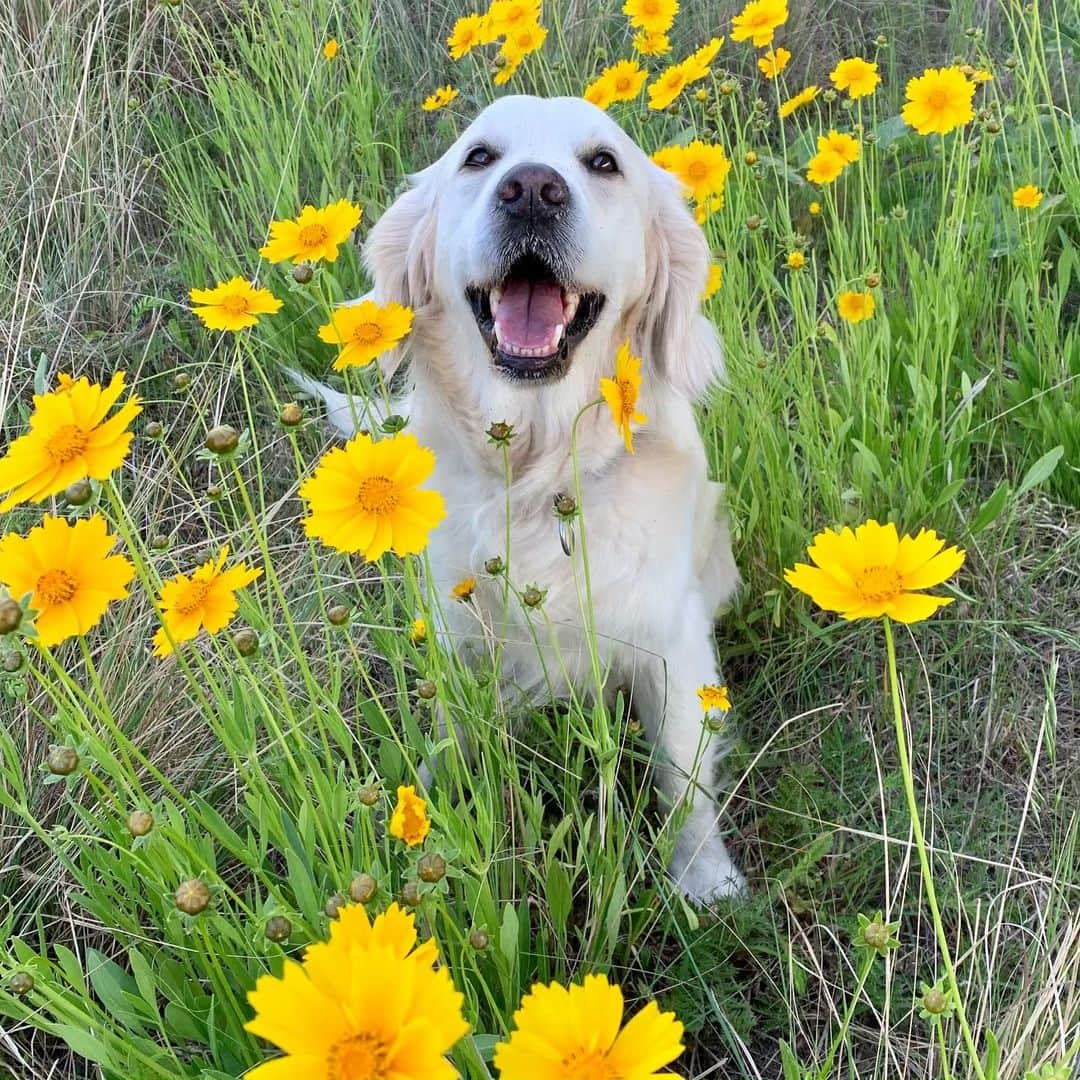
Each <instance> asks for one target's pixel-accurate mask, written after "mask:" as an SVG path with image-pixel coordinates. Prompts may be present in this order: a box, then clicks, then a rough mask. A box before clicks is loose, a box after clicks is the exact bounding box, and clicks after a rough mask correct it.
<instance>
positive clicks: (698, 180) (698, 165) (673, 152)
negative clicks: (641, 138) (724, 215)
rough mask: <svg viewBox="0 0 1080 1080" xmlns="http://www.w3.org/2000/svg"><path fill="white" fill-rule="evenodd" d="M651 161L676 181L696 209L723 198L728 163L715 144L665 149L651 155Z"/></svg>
mask: <svg viewBox="0 0 1080 1080" xmlns="http://www.w3.org/2000/svg"><path fill="white" fill-rule="evenodd" d="M653 161H654V162H655V163H656V164H657V165H659V166H660V168H661V169H664V170H666V171H667V172H670V173H672V175H674V176H676V177H678V179H679V180H680V181H681V182H682V185H683V187H684V189H685V191H686V194H687V196H688V197H689V198H691V199H693V200H694V202H696V203H698V204H699V205H702V204H704V203H706V202H707V201H708V200H709V199H711V198H719V199H722V198H723V195H724V186H725V185H726V183H727V176H728V173H729V172H731V161H730V160H729V159H728V156H727V154H726V153H724V148H723V147H722V146H721V145H720V144H719V143H705V142H702V141H701V140H700V139H695V140H694V141H693V142H691V143H688V144H687V145H686V146H667V147H664V148H663V149H662V150H658V151H657V152H656V153H655V154H654V155H653ZM721 205H723V204H722V203H721Z"/></svg>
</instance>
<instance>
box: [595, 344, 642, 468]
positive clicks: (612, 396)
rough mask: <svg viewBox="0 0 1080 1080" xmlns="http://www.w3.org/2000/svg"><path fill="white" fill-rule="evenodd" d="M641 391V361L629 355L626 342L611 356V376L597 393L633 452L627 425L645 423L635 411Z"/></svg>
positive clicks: (601, 381)
mask: <svg viewBox="0 0 1080 1080" xmlns="http://www.w3.org/2000/svg"><path fill="white" fill-rule="evenodd" d="M640 389H641V359H640V358H639V357H637V356H633V355H632V354H631V352H630V342H629V341H624V342H623V343H622V344H621V345H620V346H619V351H618V354H617V355H616V357H615V377H614V378H613V379H601V380H600V393H601V395H602V396H603V398H604V400H605V401H606V402H607V404H608V408H609V409H611V415H612V417H613V418H614V420H615V426H616V427H617V428H618V429H619V431H620V432H622V437H623V442H624V443H626V449H627V450H629V451H630V453H631V454H632V453H633V452H634V436H633V433H632V432H631V431H630V424H631V423H634V424H644V423H647V418H646V417H644V416H642V414H641V413H639V412H638V411H637V399H638V391H639V390H640Z"/></svg>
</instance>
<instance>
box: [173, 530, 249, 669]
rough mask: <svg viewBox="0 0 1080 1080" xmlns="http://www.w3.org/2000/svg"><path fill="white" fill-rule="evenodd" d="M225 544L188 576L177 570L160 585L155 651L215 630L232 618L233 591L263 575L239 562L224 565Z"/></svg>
mask: <svg viewBox="0 0 1080 1080" xmlns="http://www.w3.org/2000/svg"><path fill="white" fill-rule="evenodd" d="M228 557H229V548H228V546H226V547H223V548H222V549H221V550H220V551H219V552H218V554H217V558H216V559H208V560H207V561H206V562H204V563H203V564H202V566H200V567H199V568H198V569H197V570H195V572H194V573H193V574H192V575H191V576H190V577H188V576H187V575H186V574H177V575H176V577H174V578H172V579H171V580H169V581H166V582H165V584H164V585H162V587H161V596H160V597H159V598H158V608H159V609H160V611H161V621H162V623H163V624H164V625H163V626H162V627H161V628H160V629H159V630H158V631H157V633H156V634H154V655H155V656H160V657H165V656H169V655H171V654H172V652H173V648H174V646H176V645H179V644H180V643H181V642H184V641H191V640H192V639H193V638H195V637H197V636H198V633H199V631H200V630H205V631H206V632H207V633H208V634H216V633H217V632H218V631H219V630H224V629H225V627H226V626H228V625H229V623H231V622H232V620H233V616H234V615H235V614H236V609H237V607H239V604H240V602H239V600H238V599H237V597H236V594H237V593H238V592H239V591H240V590H241V589H243V588H244V587H245V586H247V585H250V584H251V583H252V582H253V581H256V580H257V579H258V578H260V577H261V576H262V570H260V569H258V568H257V567H256V568H253V567H249V566H247V565H246V564H245V563H242V562H241V563H238V564H237V565H236V566H230V567H229V568H228V569H226V568H225V560H226V559H227V558H228Z"/></svg>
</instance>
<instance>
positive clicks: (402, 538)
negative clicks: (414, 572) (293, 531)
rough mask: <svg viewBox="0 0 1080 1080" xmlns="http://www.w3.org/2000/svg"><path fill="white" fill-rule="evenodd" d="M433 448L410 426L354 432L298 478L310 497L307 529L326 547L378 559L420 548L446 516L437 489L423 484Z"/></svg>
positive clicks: (431, 467)
mask: <svg viewBox="0 0 1080 1080" xmlns="http://www.w3.org/2000/svg"><path fill="white" fill-rule="evenodd" d="M434 469H435V455H434V454H433V453H432V452H431V451H430V450H428V449H426V448H425V447H423V446H421V445H420V444H419V443H418V442H417V441H416V436H415V435H411V434H409V433H408V432H398V433H397V434H396V435H392V436H390V437H389V438H386V439H380V440H379V441H378V442H373V441H372V439H371V437H370V436H369V435H364V434H360V435H356V436H354V437H353V438H352V439H350V440H349V441H348V442H347V443H346V444H345V445H344V446H343V447H335V448H334V449H333V450H330V451H329V452H328V453H327V454H325V455H324V456H323V458H322V460H321V461H320V462H319V464H318V466H317V467H316V469H315V472H314V473H313V474H312V475H311V476H310V477H309V478H308V479H307V480H305V481H304V483H303V484H301V485H300V497H301V498H302V499H304V500H305V501H306V502H307V505H308V517H307V518H305V519H304V531H305V532H306V533H307V535H308V536H311V537H314V538H315V539H316V540H321V541H322V542H323V543H324V544H326V545H327V546H328V547H332V548H334V549H335V550H337V551H341V552H345V553H353V552H360V553H362V554H363V556H364V558H365V559H369V560H375V559H378V558H379V557H380V556H381V555H383V554H385V553H386V552H387V551H391V550H392V551H394V552H395V553H396V554H398V555H415V554H418V553H419V552H421V551H423V550H424V548H425V547H426V546H427V542H428V535H429V534H430V533H431V531H432V530H433V529H434V528H435V527H436V526H437V525H438V524H439V522H441V521H442V519H443V518H444V517H446V505H445V503H444V502H443V498H442V496H441V495H440V494H439V493H438V492H437V491H428V490H426V489H424V488H422V487H421V486H420V485H421V484H423V483H424V481H426V480H427V479H428V477H429V476H431V474H432V472H433V471H434Z"/></svg>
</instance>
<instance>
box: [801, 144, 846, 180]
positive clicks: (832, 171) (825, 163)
mask: <svg viewBox="0 0 1080 1080" xmlns="http://www.w3.org/2000/svg"><path fill="white" fill-rule="evenodd" d="M845 167H846V162H845V161H844V159H843V158H842V157H841V156H840V155H839V154H837V153H836V152H835V151H833V150H819V151H818V152H817V153H816V154H815V155H814V156H813V157H812V158H811V159H810V160H809V162H807V166H806V179H807V180H809V181H810V183H811V184H831V183H832V182H833V181H834V180H835V179H836V178H837V177H838V176H839V175H840V174H841V173H842V172H843V171H844V169H845Z"/></svg>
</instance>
